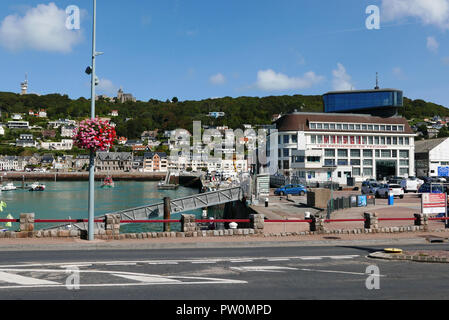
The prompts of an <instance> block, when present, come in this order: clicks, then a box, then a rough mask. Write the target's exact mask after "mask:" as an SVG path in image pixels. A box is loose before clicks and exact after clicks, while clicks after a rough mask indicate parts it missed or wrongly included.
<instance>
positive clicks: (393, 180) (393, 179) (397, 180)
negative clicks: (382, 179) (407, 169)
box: [388, 177, 404, 184]
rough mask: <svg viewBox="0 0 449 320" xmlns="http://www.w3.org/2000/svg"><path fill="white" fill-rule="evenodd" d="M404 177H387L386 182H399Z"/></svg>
mask: <svg viewBox="0 0 449 320" xmlns="http://www.w3.org/2000/svg"><path fill="white" fill-rule="evenodd" d="M403 179H404V178H401V177H390V178H389V179H388V183H390V184H401V181H402V180H403Z"/></svg>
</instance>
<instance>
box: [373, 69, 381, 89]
mask: <svg viewBox="0 0 449 320" xmlns="http://www.w3.org/2000/svg"><path fill="white" fill-rule="evenodd" d="M379 89H380V88H379V73H378V72H376V87H375V88H374V90H379Z"/></svg>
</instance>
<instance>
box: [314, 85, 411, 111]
mask: <svg viewBox="0 0 449 320" xmlns="http://www.w3.org/2000/svg"><path fill="white" fill-rule="evenodd" d="M323 102H324V111H325V112H326V113H354V112H357V113H369V114H373V115H377V116H384V117H390V116H393V115H396V114H397V111H398V109H399V108H402V107H403V106H404V99H403V92H402V91H400V90H396V89H375V90H355V91H334V92H328V93H326V94H324V95H323Z"/></svg>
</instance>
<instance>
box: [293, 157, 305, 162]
mask: <svg viewBox="0 0 449 320" xmlns="http://www.w3.org/2000/svg"><path fill="white" fill-rule="evenodd" d="M305 158H306V157H304V156H298V157H295V162H297V163H304V160H305Z"/></svg>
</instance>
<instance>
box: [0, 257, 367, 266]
mask: <svg viewBox="0 0 449 320" xmlns="http://www.w3.org/2000/svg"><path fill="white" fill-rule="evenodd" d="M357 257H360V256H359V255H341V256H338V255H334V256H292V257H255V258H253V257H243V258H237V257H223V258H216V257H210V258H204V260H200V259H184V260H182V259H180V260H140V261H139V260H137V261H136V260H133V261H94V262H92V261H91V262H87V261H86V262H63V263H35V264H16V265H3V266H2V265H0V269H4V268H30V267H42V266H47V267H61V268H64V267H66V266H68V267H70V266H79V267H89V266H92V265H96V266H98V265H108V264H116V265H119V264H120V265H126V264H139V263H140V264H154V265H158V264H178V263H189V262H190V263H193V262H197V263H198V262H199V261H216V262H233V261H234V262H236V261H238V262H240V261H241V262H253V261H261V260H271V259H276V260H278V261H284V260H285V261H287V260H295V259H300V260H321V259H325V258H328V259H336V260H338V259H354V258H357Z"/></svg>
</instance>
